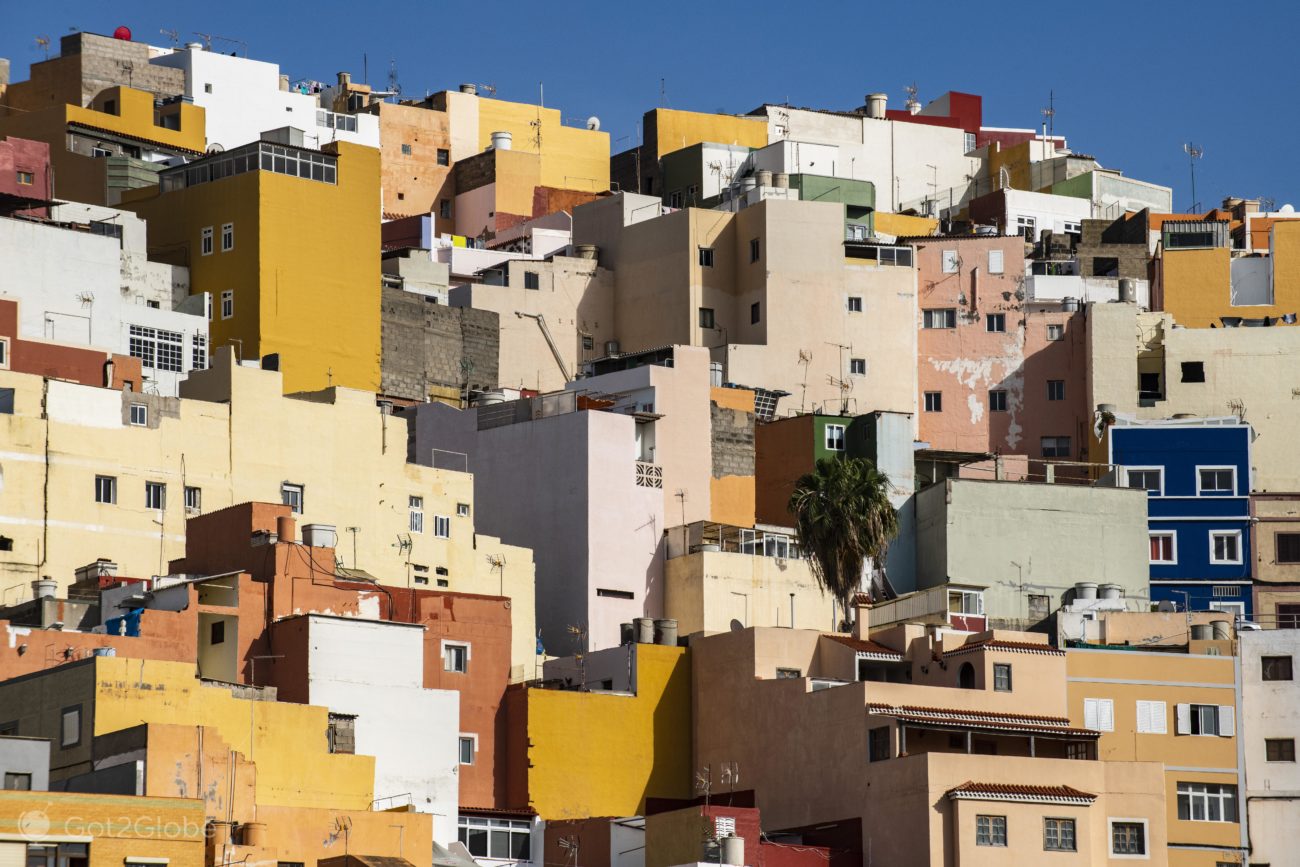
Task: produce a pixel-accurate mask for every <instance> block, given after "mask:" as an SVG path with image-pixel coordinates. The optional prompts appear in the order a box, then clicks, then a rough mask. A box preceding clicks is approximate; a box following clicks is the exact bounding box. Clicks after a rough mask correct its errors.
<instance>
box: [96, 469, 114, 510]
mask: <svg viewBox="0 0 1300 867" xmlns="http://www.w3.org/2000/svg"><path fill="white" fill-rule="evenodd" d="M95 502H96V503H103V504H104V505H106V506H112V505H115V504H116V503H117V477H116V476H95Z"/></svg>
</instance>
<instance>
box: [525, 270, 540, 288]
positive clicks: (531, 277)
mask: <svg viewBox="0 0 1300 867" xmlns="http://www.w3.org/2000/svg"><path fill="white" fill-rule="evenodd" d="M524 288H525V289H541V288H542V278H541V275H540V274H538V273H537V272H536V271H525V272H524Z"/></svg>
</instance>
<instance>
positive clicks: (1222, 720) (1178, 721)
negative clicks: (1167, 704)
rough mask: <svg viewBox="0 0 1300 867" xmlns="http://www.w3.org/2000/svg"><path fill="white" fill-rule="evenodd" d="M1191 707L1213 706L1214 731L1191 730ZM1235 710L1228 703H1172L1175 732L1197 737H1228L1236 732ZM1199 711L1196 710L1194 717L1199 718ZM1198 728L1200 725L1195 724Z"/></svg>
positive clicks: (1233, 735)
mask: <svg viewBox="0 0 1300 867" xmlns="http://www.w3.org/2000/svg"><path fill="white" fill-rule="evenodd" d="M1192 708H1214V713H1213V716H1214V731H1212V732H1205V731H1199V732H1194V731H1192ZM1236 714H1237V711H1236V708H1234V707H1233V706H1232V705H1230V704H1218V705H1215V704H1200V703H1193V702H1186V703H1180V704H1176V705H1174V725H1175V729H1174V731H1175V733H1176V734H1179V735H1190V736H1192V737H1198V738H1215V737H1218V738H1230V737H1235V736H1236V733H1237V715H1236ZM1200 716H1201V712H1200V711H1199V710H1198V711H1196V717H1197V719H1198V720H1199V719H1200ZM1197 727H1198V728H1199V727H1200V726H1197Z"/></svg>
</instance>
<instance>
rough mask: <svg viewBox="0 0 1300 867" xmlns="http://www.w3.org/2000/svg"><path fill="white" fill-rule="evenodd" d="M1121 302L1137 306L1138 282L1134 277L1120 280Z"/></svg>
mask: <svg viewBox="0 0 1300 867" xmlns="http://www.w3.org/2000/svg"><path fill="white" fill-rule="evenodd" d="M1119 300H1121V301H1123V302H1124V303H1125V304H1136V303H1137V300H1138V290H1137V281H1136V280H1134V279H1133V278H1132V277H1121V278H1120V279H1119Z"/></svg>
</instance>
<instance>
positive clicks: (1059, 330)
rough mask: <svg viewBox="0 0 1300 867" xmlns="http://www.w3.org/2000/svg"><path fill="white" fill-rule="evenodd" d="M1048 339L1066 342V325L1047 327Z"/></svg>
mask: <svg viewBox="0 0 1300 867" xmlns="http://www.w3.org/2000/svg"><path fill="white" fill-rule="evenodd" d="M1047 339H1048V340H1051V341H1056V340H1064V339H1065V326H1064V325H1049V326H1047Z"/></svg>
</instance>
